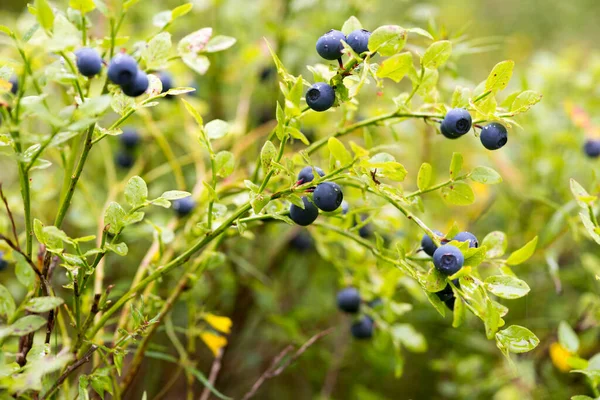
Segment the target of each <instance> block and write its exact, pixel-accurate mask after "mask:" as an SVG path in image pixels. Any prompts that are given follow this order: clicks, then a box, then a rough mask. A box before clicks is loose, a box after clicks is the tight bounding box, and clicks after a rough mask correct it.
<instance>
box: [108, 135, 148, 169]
mask: <svg viewBox="0 0 600 400" xmlns="http://www.w3.org/2000/svg"><path fill="white" fill-rule="evenodd" d="M141 140H142V139H141V137H140V134H139V133H138V131H137V130H136V129H134V128H124V129H123V133H122V134H121V135H120V136H119V143H120V144H121V148H120V149H119V151H118V152H117V154H116V156H115V163H116V164H117V166H119V167H120V168H123V169H129V168H131V167H132V166H133V164H134V163H135V150H136V149H137V147H138V145H139V144H140V142H141Z"/></svg>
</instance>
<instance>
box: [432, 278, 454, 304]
mask: <svg viewBox="0 0 600 400" xmlns="http://www.w3.org/2000/svg"><path fill="white" fill-rule="evenodd" d="M452 283H453V284H454V286H456V287H458V288H459V287H460V283H459V281H458V279H455V280H453V281H452ZM435 295H436V296H437V297H438V298H439V299H440V300H441V301H443V302H446V301H448V300H450V299H452V298H453V297H454V292H453V291H452V286H450V284H449V283H448V284H447V285H446V287H445V288H443V289H442V290H440V291H439V292H435Z"/></svg>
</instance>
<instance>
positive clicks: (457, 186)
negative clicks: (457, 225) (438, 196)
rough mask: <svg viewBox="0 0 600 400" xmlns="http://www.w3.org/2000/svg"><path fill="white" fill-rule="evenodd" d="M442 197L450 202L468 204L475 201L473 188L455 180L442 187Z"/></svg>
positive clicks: (460, 204) (459, 204)
mask: <svg viewBox="0 0 600 400" xmlns="http://www.w3.org/2000/svg"><path fill="white" fill-rule="evenodd" d="M442 198H443V199H444V200H446V201H447V202H448V203H449V204H453V205H456V206H468V205H470V204H473V203H474V202H475V194H474V193H473V189H471V187H470V186H469V185H467V184H466V183H464V182H454V183H453V184H451V185H450V186H446V187H444V188H443V189H442Z"/></svg>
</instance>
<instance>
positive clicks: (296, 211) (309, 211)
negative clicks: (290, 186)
mask: <svg viewBox="0 0 600 400" xmlns="http://www.w3.org/2000/svg"><path fill="white" fill-rule="evenodd" d="M302 202H303V203H304V209H302V208H300V207H298V206H297V205H295V204H292V205H291V206H290V218H291V219H292V221H294V222H295V223H297V224H298V225H300V226H308V225H310V224H312V223H313V222H315V220H316V219H317V217H318V216H319V209H318V208H317V207H315V205H314V204H313V203H312V202H311V201H310V200H309V199H308V198H307V197H306V196H304V197H302Z"/></svg>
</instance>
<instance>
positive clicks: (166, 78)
mask: <svg viewBox="0 0 600 400" xmlns="http://www.w3.org/2000/svg"><path fill="white" fill-rule="evenodd" d="M157 76H158V79H160V83H162V91H161V93H165V92H168V91H169V89H172V88H173V77H172V76H171V74H169V73H168V72H166V71H161V72H159V73H158V74H157ZM167 97H174V96H172V95H168V96H167Z"/></svg>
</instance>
